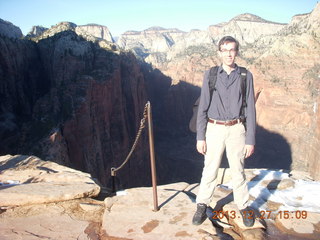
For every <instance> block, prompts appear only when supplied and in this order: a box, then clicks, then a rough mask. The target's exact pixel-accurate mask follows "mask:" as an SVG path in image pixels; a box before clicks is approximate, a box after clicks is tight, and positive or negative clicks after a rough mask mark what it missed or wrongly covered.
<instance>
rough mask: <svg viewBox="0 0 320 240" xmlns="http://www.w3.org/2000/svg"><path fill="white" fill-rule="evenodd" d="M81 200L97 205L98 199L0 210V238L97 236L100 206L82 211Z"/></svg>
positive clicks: (100, 214) (31, 238) (33, 238)
mask: <svg viewBox="0 0 320 240" xmlns="http://www.w3.org/2000/svg"><path fill="white" fill-rule="evenodd" d="M81 204H98V205H99V202H98V201H94V200H90V199H78V200H70V201H67V202H59V203H51V204H40V205H31V206H22V207H15V208H10V209H8V210H7V211H6V212H3V213H1V214H0V232H1V237H0V238H1V239H3V240H18V239H26V240H37V239H82V240H85V239H99V234H100V232H99V230H100V227H99V224H100V222H101V216H102V213H103V208H102V209H99V210H95V211H84V210H82V209H81V208H80V207H79V205H81ZM100 204H101V202H100ZM102 205H103V204H102Z"/></svg>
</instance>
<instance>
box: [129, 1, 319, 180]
mask: <svg viewBox="0 0 320 240" xmlns="http://www.w3.org/2000/svg"><path fill="white" fill-rule="evenodd" d="M319 8H320V4H319V3H318V4H317V5H316V6H315V8H314V10H313V11H312V12H311V13H308V14H301V15H297V16H294V17H293V18H292V21H291V22H290V23H289V24H279V23H273V22H269V21H266V20H263V19H261V18H259V17H257V16H254V15H251V14H242V15H240V16H237V17H235V18H234V19H232V20H230V21H229V22H227V23H222V24H218V25H216V26H210V27H209V30H208V31H191V32H190V33H181V36H180V37H179V38H178V39H176V40H175V41H174V42H172V41H171V43H170V44H167V46H168V47H167V48H163V50H161V51H160V50H159V49H153V47H152V46H151V45H150V44H149V45H147V42H148V41H147V39H148V34H147V33H145V34H144V32H139V33H136V35H135V38H133V37H131V36H130V35H126V34H124V35H123V39H126V41H127V42H129V43H130V46H135V48H134V49H133V50H134V52H135V53H136V54H137V55H140V57H143V58H145V60H146V61H147V62H149V63H151V64H152V66H154V67H157V68H159V69H160V70H161V71H162V73H164V74H165V75H167V76H169V77H171V78H172V83H173V84H172V86H171V88H170V89H169V92H168V94H167V95H166V97H165V99H166V100H165V101H166V103H167V104H166V106H167V108H166V110H165V112H166V119H170V121H168V126H170V125H172V128H171V130H170V132H173V129H179V130H181V131H182V132H183V131H184V134H186V132H187V131H188V130H187V126H188V121H189V119H190V117H191V114H192V103H193V102H194V101H195V99H196V98H197V95H198V94H199V88H197V87H200V86H201V84H202V76H203V72H204V71H205V70H207V69H208V68H209V67H210V66H212V65H215V64H220V60H219V58H218V56H217V52H216V51H217V48H216V43H217V41H218V39H219V38H220V37H221V36H223V35H232V36H235V37H236V38H238V39H239V41H240V43H241V46H240V56H239V57H238V60H237V63H238V64H239V65H242V66H245V67H247V68H248V69H249V70H250V71H251V72H252V73H253V74H254V79H255V89H256V91H257V90H258V89H263V91H262V94H261V95H260V99H259V101H258V103H257V114H258V124H259V127H258V131H257V149H256V150H257V151H256V154H255V156H254V157H253V158H252V160H251V161H247V164H248V167H272V166H274V167H276V168H286V169H300V170H304V171H309V172H310V173H312V175H313V177H314V178H316V179H319V178H320V175H319V171H318V170H316V169H317V167H315V164H314V163H315V162H316V161H317V159H318V157H317V156H319V154H318V153H317V150H316V149H318V148H319V146H320V145H319V141H318V140H317V139H318V136H319V135H318V132H319V124H318V111H319V110H318V109H319V108H318V106H319V89H320V86H319V64H318V58H319V57H318V55H319V54H318V53H319V52H320V48H319V47H320V46H319V29H320V27H319V15H320V12H319ZM166 34H168V35H170V33H169V32H168V33H166ZM160 36H161V37H160ZM193 36H195V37H193ZM189 37H190V38H189ZM160 38H161V39H162V40H161V41H165V36H164V30H163V29H161V32H160V31H158V35H157V38H156V39H160ZM167 38H168V37H167ZM150 39H151V36H150ZM156 39H155V41H157V40H156ZM171 39H173V38H171ZM189 39H190V40H191V39H193V40H192V41H189ZM159 41H160V40H159ZM142 42H143V46H144V48H140V50H139V51H137V48H139V46H142V44H141V45H139V44H140V43H142ZM123 46H125V45H123ZM126 46H129V45H126ZM126 46H125V47H126ZM146 46H147V47H146ZM164 50H166V51H164ZM140 53H142V54H140ZM186 96H188V97H186ZM169 103H170V104H169ZM183 129H184V130H183ZM170 132H169V133H168V135H170ZM177 135H178V134H177V133H176V135H175V136H177ZM181 135H183V133H182V134H181ZM181 135H180V136H181ZM192 137H193V136H192ZM169 141H170V140H169ZM175 141H176V140H175ZM181 141H182V142H183V140H182V139H181ZM184 142H189V141H188V140H186V139H184ZM275 143H276V144H275ZM172 144H175V143H170V144H169V143H168V148H166V149H162V150H161V151H162V152H166V151H169V149H176V148H172V146H171V145H172ZM177 147H178V146H177ZM189 148H194V145H190V147H189ZM172 151H173V150H172ZM177 152H178V150H177ZM190 153H191V152H190ZM190 153H189V156H192V157H194V156H193V155H192V154H190ZM186 155H187V154H186ZM176 156H178V154H176ZM186 157H187V158H188V156H186ZM188 159H189V158H188ZM190 161H192V159H190Z"/></svg>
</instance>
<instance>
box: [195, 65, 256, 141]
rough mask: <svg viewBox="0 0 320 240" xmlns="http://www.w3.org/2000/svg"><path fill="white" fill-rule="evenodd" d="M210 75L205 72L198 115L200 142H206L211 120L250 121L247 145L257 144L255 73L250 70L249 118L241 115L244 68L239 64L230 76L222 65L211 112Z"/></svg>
mask: <svg viewBox="0 0 320 240" xmlns="http://www.w3.org/2000/svg"><path fill="white" fill-rule="evenodd" d="M209 72H210V70H208V71H206V72H205V74H204V78H203V84H202V88H201V96H200V103H199V108H198V116H197V140H205V133H206V128H207V123H208V118H211V119H215V120H220V121H228V120H233V119H238V118H246V140H245V144H247V145H255V131H256V109H255V100H254V87H253V77H252V74H251V72H249V71H247V86H246V96H245V97H246V98H247V107H246V108H245V109H244V115H245V116H241V106H242V98H243V97H244V96H242V90H241V81H242V80H241V75H240V68H239V67H238V66H237V65H236V67H235V69H234V70H233V71H232V72H231V73H230V74H229V75H228V74H227V72H226V71H225V70H224V69H223V68H222V66H219V68H218V75H217V82H216V85H215V90H214V91H213V94H212V100H211V104H210V107H209V109H208V106H209V101H210V92H209V84H208V82H209Z"/></svg>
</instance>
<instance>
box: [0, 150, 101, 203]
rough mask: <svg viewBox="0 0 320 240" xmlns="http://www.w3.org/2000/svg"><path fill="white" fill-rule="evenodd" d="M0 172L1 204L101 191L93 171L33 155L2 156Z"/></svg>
mask: <svg viewBox="0 0 320 240" xmlns="http://www.w3.org/2000/svg"><path fill="white" fill-rule="evenodd" d="M0 172H1V176H0V182H1V185H0V189H1V196H0V206H1V207H16V206H24V205H31V204H44V203H50V202H61V201H66V200H71V199H77V198H84V197H94V196H97V195H98V194H99V192H100V187H99V186H98V185H97V184H96V183H95V181H94V180H93V179H92V178H91V176H90V174H87V173H83V172H80V171H77V170H74V169H71V168H67V167H64V166H61V165H58V164H57V163H54V162H50V161H42V160H41V159H39V158H37V157H33V156H31V157H29V156H23V155H16V156H11V155H5V156H1V158H0Z"/></svg>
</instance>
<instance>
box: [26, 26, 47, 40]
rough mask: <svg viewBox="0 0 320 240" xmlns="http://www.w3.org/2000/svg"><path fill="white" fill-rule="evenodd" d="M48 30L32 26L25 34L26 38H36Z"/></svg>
mask: <svg viewBox="0 0 320 240" xmlns="http://www.w3.org/2000/svg"><path fill="white" fill-rule="evenodd" d="M46 30H48V28H45V27H42V26H33V27H32V29H31V31H30V32H29V33H28V34H27V36H26V37H27V38H33V37H38V36H40V35H41V34H43V33H44V32H45V31H46Z"/></svg>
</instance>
